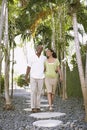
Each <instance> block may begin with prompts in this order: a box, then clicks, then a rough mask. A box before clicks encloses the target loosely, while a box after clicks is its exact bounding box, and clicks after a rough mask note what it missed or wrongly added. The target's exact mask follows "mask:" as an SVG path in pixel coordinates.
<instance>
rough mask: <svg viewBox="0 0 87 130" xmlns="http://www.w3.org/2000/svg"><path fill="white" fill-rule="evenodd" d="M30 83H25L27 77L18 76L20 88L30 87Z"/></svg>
mask: <svg viewBox="0 0 87 130" xmlns="http://www.w3.org/2000/svg"><path fill="white" fill-rule="evenodd" d="M28 84H29V83H27V82H26V81H25V75H24V74H21V75H20V76H18V78H17V85H18V86H20V87H24V86H28Z"/></svg>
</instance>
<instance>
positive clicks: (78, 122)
mask: <svg viewBox="0 0 87 130" xmlns="http://www.w3.org/2000/svg"><path fill="white" fill-rule="evenodd" d="M18 91H19V93H21V94H18V93H17V92H18ZM18 91H17V90H16V93H14V97H13V99H12V102H13V104H14V106H15V109H14V110H13V111H11V110H9V111H6V110H3V105H4V100H1V101H0V130H87V123H86V122H85V121H84V117H85V111H84V106H83V100H82V99H80V98H69V99H67V100H62V98H60V97H59V96H57V95H56V97H55V100H54V111H55V112H62V113H66V115H65V116H64V117H60V118H58V117H55V118H51V119H55V120H60V121H63V125H61V126H58V127H55V128H36V127H34V126H33V122H35V121H37V120H38V119H35V118H33V117H30V116H29V115H30V114H31V111H30V92H26V91H25V90H22V92H21V91H20V90H18ZM42 98H43V99H46V100H47V97H46V96H42ZM43 104H44V102H43ZM42 109H43V111H44V112H45V111H46V112H47V108H46V107H43V108H42Z"/></svg>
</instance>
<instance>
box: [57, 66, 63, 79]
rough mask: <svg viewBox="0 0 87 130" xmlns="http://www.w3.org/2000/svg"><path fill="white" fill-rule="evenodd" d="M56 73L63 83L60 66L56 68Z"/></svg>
mask: <svg viewBox="0 0 87 130" xmlns="http://www.w3.org/2000/svg"><path fill="white" fill-rule="evenodd" d="M57 70H58V73H59V75H60V81H63V77H62V72H61V68H60V66H58V67H57Z"/></svg>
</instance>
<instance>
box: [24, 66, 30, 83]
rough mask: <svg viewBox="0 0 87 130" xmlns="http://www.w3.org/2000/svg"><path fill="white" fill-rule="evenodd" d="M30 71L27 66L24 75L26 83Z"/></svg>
mask: <svg viewBox="0 0 87 130" xmlns="http://www.w3.org/2000/svg"><path fill="white" fill-rule="evenodd" d="M30 69H31V67H29V66H27V69H26V75H25V80H26V81H28V76H29V73H30Z"/></svg>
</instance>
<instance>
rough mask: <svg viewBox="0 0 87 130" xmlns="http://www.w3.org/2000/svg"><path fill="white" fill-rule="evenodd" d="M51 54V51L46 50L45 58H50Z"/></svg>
mask: <svg viewBox="0 0 87 130" xmlns="http://www.w3.org/2000/svg"><path fill="white" fill-rule="evenodd" d="M52 53H53V52H51V50H49V49H48V50H47V51H46V56H47V57H50V56H52Z"/></svg>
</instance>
